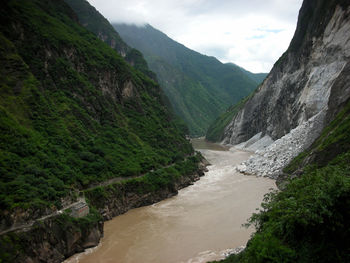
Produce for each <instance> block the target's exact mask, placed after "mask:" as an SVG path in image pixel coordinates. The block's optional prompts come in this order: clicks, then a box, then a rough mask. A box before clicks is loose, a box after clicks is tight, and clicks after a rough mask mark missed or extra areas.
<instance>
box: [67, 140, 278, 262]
mask: <svg viewBox="0 0 350 263" xmlns="http://www.w3.org/2000/svg"><path fill="white" fill-rule="evenodd" d="M198 143H199V144H201V145H200V147H197V149H198V148H204V147H203V145H205V144H204V143H203V142H198ZM198 143H197V146H198ZM194 145H195V146H196V144H194ZM205 147H207V148H210V149H214V150H208V149H200V151H201V152H202V154H203V155H204V156H205V157H206V158H207V160H208V161H209V162H210V163H211V164H212V165H211V166H209V167H208V169H209V172H207V173H206V175H205V176H204V177H202V178H201V180H199V181H198V182H196V183H195V184H194V185H192V186H189V187H187V188H185V189H182V190H180V191H179V194H178V195H177V196H175V197H172V198H169V199H167V200H164V201H162V202H159V203H157V204H154V205H151V206H147V207H141V208H137V209H133V210H130V211H129V212H127V213H126V214H124V215H121V216H118V217H116V218H114V219H112V220H111V221H108V222H105V228H104V233H105V236H104V237H103V239H102V241H101V244H100V245H99V246H98V247H97V248H93V249H91V250H89V251H87V252H85V253H82V254H80V255H76V256H74V257H73V258H71V259H69V260H68V262H81V263H111V262H113V263H141V262H142V263H148V262H149V263H165V262H169V263H171V262H206V261H208V260H213V259H218V258H220V257H222V255H223V253H224V252H225V250H227V249H229V248H235V247H238V246H242V245H245V244H246V242H247V240H248V239H249V236H250V234H251V233H252V231H253V229H246V228H244V227H242V224H244V223H245V222H246V221H247V219H248V218H249V217H250V215H251V214H252V213H253V212H254V211H255V209H256V208H258V207H259V206H260V203H261V201H262V199H263V196H264V194H265V193H267V192H268V191H269V189H271V188H275V183H274V181H273V180H270V179H267V178H261V177H260V178H257V177H254V176H245V175H241V174H239V173H237V172H235V169H234V166H235V165H237V164H239V163H240V162H242V161H244V160H246V159H247V158H248V157H249V156H250V153H248V152H242V151H233V150H231V151H224V150H225V149H224V148H222V147H221V146H219V148H217V147H218V146H217V145H210V144H207V146H205Z"/></svg>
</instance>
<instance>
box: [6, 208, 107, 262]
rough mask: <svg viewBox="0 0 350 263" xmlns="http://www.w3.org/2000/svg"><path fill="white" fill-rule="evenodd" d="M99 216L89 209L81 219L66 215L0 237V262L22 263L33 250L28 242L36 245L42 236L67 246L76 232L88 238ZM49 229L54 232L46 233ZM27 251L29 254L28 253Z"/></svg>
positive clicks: (96, 212)
mask: <svg viewBox="0 0 350 263" xmlns="http://www.w3.org/2000/svg"><path fill="white" fill-rule="evenodd" d="M101 220H102V218H101V215H100V213H99V212H98V211H97V210H96V209H91V210H90V213H89V214H88V215H87V216H84V217H82V218H73V217H70V216H69V215H68V214H67V213H64V214H62V215H59V216H57V217H55V218H53V219H52V220H50V222H36V223H35V225H34V226H33V228H32V229H31V230H30V231H28V232H26V231H23V232H10V233H8V234H5V235H1V236H0V262H1V263H5V262H24V258H25V255H28V254H30V252H31V251H30V250H32V249H33V248H31V247H29V246H28V241H29V242H33V243H34V244H36V243H37V241H38V240H41V239H42V238H43V236H49V239H50V242H57V243H59V242H62V241H63V240H64V241H65V242H66V244H68V239H69V238H70V237H73V236H74V235H75V236H76V233H77V232H80V233H82V235H85V236H88V235H87V233H89V232H90V231H91V229H94V228H97V224H98V222H99V221H101ZM47 229H51V230H53V231H55V232H49V233H48V232H47ZM28 251H29V253H28Z"/></svg>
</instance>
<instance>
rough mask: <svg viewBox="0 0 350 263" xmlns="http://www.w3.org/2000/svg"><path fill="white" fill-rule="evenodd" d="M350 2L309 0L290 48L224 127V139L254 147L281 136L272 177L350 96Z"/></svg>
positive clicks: (257, 168) (226, 141)
mask: <svg viewBox="0 0 350 263" xmlns="http://www.w3.org/2000/svg"><path fill="white" fill-rule="evenodd" d="M346 3H347V2H346V1H345V2H341V1H339V3H338V1H331V2H329V3H328V2H327V3H326V2H324V1H321V2H320V3H318V4H316V3H314V4H312V3H311V1H305V2H304V4H303V8H302V9H301V11H300V14H299V20H298V25H297V28H296V32H295V35H294V37H293V39H292V41H291V43H290V46H289V48H288V50H287V51H286V52H285V53H284V54H283V55H282V57H281V58H280V59H279V60H278V61H277V62H276V63H275V65H274V67H273V69H272V70H271V72H270V73H269V75H268V76H267V78H266V79H265V80H264V82H263V84H262V85H261V86H260V87H259V88H258V89H257V90H256V91H255V92H254V94H252V95H251V96H250V97H249V98H248V99H247V100H246V102H245V103H244V106H243V107H241V109H240V110H239V111H237V112H236V113H235V114H234V117H233V118H232V119H231V121H230V123H229V125H228V126H227V127H226V128H225V130H224V135H223V138H224V139H223V142H224V143H230V144H239V143H243V142H245V141H246V142H247V143H246V145H245V146H244V144H242V145H241V146H243V147H250V145H253V144H255V145H253V146H252V147H250V148H251V149H253V150H256V149H255V148H257V149H258V148H261V147H263V146H264V147H267V146H268V145H269V144H271V143H272V142H273V141H276V143H275V144H272V145H271V147H276V148H275V150H274V152H275V153H276V156H275V157H276V159H275V161H274V164H273V169H272V170H274V172H271V170H270V171H269V173H270V174H271V176H273V174H275V175H277V174H278V173H279V172H280V171H281V169H282V168H283V166H285V165H286V164H287V163H288V162H289V161H290V160H291V159H292V158H293V157H295V156H296V155H297V154H298V153H300V152H301V151H303V150H305V149H306V148H307V147H309V146H310V144H311V143H312V142H313V141H314V140H315V139H316V138H317V137H318V136H319V135H320V134H321V132H322V129H323V128H324V127H325V126H326V125H327V124H329V123H330V121H331V120H332V119H333V118H334V116H335V115H336V114H337V113H338V112H339V111H340V110H341V109H342V107H343V106H344V105H345V104H346V101H347V100H348V99H349V97H350V92H349V86H348V85H346V84H344V83H345V81H346V80H347V76H348V68H349V54H350V53H349V50H350V48H349V42H346V41H347V40H348V39H349V38H350V37H349V34H345V33H344V32H346V29H347V26H348V19H347V18H346V12H345V11H343V10H346V9H344V6H346ZM337 4H338V5H340V6H341V7H337V6H338V5H337ZM340 94H341V95H340ZM248 140H249V141H248ZM277 140H278V141H277ZM254 147H255V148H254ZM283 147H289V148H290V150H289V154H288V156H286V155H285V154H278V153H277V152H278V151H279V150H280V151H282V152H283V151H284V150H283V149H282V148H283ZM261 149H262V148H261ZM262 159H263V158H262ZM259 162H263V160H261V161H259ZM249 167H252V169H255V170H259V173H263V171H264V170H265V169H260V166H259V165H258V164H256V166H255V168H253V166H252V165H250V166H249ZM266 167H267V166H266Z"/></svg>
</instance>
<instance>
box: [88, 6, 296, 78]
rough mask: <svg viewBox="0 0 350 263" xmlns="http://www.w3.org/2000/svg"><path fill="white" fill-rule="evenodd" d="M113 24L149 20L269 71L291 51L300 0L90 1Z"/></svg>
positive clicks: (192, 44) (189, 42)
mask: <svg viewBox="0 0 350 263" xmlns="http://www.w3.org/2000/svg"><path fill="white" fill-rule="evenodd" d="M89 2H90V4H92V5H93V6H95V7H96V8H97V9H98V10H99V11H100V12H101V13H102V14H103V15H104V16H105V17H106V18H107V19H109V20H110V21H112V22H125V23H136V24H142V23H149V24H151V25H152V26H153V27H155V28H157V29H159V30H161V31H163V32H164V33H166V34H167V35H168V36H169V37H171V38H173V39H174V40H176V41H178V42H180V43H182V44H184V45H185V46H187V47H189V48H191V49H194V50H196V51H198V52H200V53H203V54H206V55H209V56H215V57H217V58H218V59H219V60H220V61H222V62H234V63H236V64H238V65H240V66H242V67H244V68H246V69H247V70H250V71H252V72H268V71H269V70H270V69H271V67H272V65H273V63H274V62H275V61H276V60H277V59H278V58H279V56H281V55H282V53H283V52H284V51H285V50H286V49H287V47H288V45H289V42H290V40H291V38H292V36H293V33H294V30H295V27H296V22H297V14H298V11H299V9H300V6H301V2H302V0H284V1H282V0H265V1H261V0H249V1H247V0H176V1H174V0H115V1H107V0H89Z"/></svg>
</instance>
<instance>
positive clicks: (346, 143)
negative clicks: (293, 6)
mask: <svg viewBox="0 0 350 263" xmlns="http://www.w3.org/2000/svg"><path fill="white" fill-rule="evenodd" d="M349 32H350V3H349V1H343V0H333V1H327V0H320V1H312V0H304V2H303V5H302V7H301V9H300V12H299V18H298V24H297V28H296V31H295V34H294V37H293V39H292V41H291V43H290V46H289V48H288V50H287V51H286V52H285V53H284V54H283V55H282V57H281V58H280V59H279V60H278V61H277V62H276V63H275V65H274V67H273V69H272V70H271V72H270V73H269V75H268V76H267V78H266V79H265V80H264V82H263V84H262V85H261V86H260V87H259V88H258V89H257V90H256V91H255V92H254V93H252V94H251V95H250V96H249V97H247V98H246V100H245V101H243V102H242V103H241V104H240V105H237V106H236V108H235V109H232V110H231V112H233V117H232V118H231V119H230V121H229V122H230V123H229V125H227V126H226V128H225V129H224V136H223V141H224V142H225V143H228V144H235V147H236V148H241V149H245V150H250V151H255V154H254V155H252V156H251V157H250V158H249V159H248V160H247V161H246V162H244V163H243V164H241V165H240V166H237V170H238V171H241V172H243V173H245V174H255V175H257V176H268V177H271V178H274V179H277V181H276V182H277V185H278V186H279V188H280V189H281V190H282V191H279V192H275V193H270V194H269V195H266V196H265V200H264V203H263V204H262V208H261V209H260V211H259V212H258V213H256V214H254V215H253V216H252V217H251V219H250V221H249V224H250V225H254V226H255V227H256V233H255V234H254V235H253V236H252V238H251V239H250V240H249V242H248V243H247V247H246V249H245V250H244V252H242V253H240V254H239V255H234V256H231V257H229V258H228V259H226V260H224V261H223V262H276V263H277V262H350V253H349V252H350V251H349V245H348V244H349V242H350V231H349V229H350V212H349V204H350V203H349V200H350V176H349V175H350V133H349V129H350V85H349V80H350V79H349V76H350V74H349V73H350V71H349V70H350V33H349Z"/></svg>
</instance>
